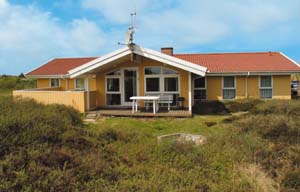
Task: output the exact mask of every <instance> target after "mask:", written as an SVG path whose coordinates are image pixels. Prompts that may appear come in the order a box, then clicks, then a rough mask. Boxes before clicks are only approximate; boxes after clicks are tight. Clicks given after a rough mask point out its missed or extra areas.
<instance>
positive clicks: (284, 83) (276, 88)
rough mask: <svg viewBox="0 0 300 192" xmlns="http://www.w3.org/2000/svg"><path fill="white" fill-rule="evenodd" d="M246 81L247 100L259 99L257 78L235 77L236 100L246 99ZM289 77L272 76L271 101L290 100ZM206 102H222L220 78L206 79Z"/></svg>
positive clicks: (209, 77)
mask: <svg viewBox="0 0 300 192" xmlns="http://www.w3.org/2000/svg"><path fill="white" fill-rule="evenodd" d="M247 79H248V98H260V93H259V76H249V77H246V76H236V98H237V99H244V98H246V81H247ZM290 79H291V77H290V76H289V75H284V76H279V75H277V76H276V75H275V76H273V99H291V88H290ZM206 80H207V100H222V99H223V98H222V77H220V76H218V77H211V76H208V77H206Z"/></svg>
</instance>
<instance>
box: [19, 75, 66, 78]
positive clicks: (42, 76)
mask: <svg viewBox="0 0 300 192" xmlns="http://www.w3.org/2000/svg"><path fill="white" fill-rule="evenodd" d="M25 77H29V78H36V79H51V78H52V79H57V78H60V79H65V78H69V76H68V75H65V74H61V75H25Z"/></svg>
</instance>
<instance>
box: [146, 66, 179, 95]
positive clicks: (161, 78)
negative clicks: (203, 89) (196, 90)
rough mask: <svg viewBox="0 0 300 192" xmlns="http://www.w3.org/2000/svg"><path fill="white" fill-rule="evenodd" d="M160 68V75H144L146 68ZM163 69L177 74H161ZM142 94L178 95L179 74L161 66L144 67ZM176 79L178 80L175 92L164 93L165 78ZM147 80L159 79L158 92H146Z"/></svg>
mask: <svg viewBox="0 0 300 192" xmlns="http://www.w3.org/2000/svg"><path fill="white" fill-rule="evenodd" d="M151 67H153V68H160V69H161V70H160V74H146V73H145V70H146V68H151ZM163 69H167V70H172V71H175V72H176V73H177V74H163ZM143 70H144V92H145V94H179V95H180V74H179V72H178V71H176V70H174V69H170V68H167V67H162V66H145V67H144V69H143ZM168 77H169V78H177V79H178V90H177V91H165V78H168ZM147 78H158V79H159V91H147Z"/></svg>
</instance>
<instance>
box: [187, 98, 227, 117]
mask: <svg viewBox="0 0 300 192" xmlns="http://www.w3.org/2000/svg"><path fill="white" fill-rule="evenodd" d="M193 113H194V114H199V115H228V114H229V113H230V111H229V110H228V109H227V108H226V106H225V104H224V103H223V102H221V101H201V102H199V103H195V105H194V106H193Z"/></svg>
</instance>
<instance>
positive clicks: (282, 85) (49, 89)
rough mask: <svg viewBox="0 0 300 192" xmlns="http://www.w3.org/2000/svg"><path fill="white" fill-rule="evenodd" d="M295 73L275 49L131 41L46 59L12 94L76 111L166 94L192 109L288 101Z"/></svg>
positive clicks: (296, 69) (171, 100)
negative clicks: (28, 84) (95, 53)
mask: <svg viewBox="0 0 300 192" xmlns="http://www.w3.org/2000/svg"><path fill="white" fill-rule="evenodd" d="M296 73H300V66H299V64H297V63H296V62H294V61H293V60H291V59H290V58H288V57H287V56H285V55H284V54H283V53H280V52H260V53H216V54H174V53H173V48H162V49H161V52H158V51H154V50H151V49H147V48H143V47H140V46H137V45H134V44H132V45H129V46H125V47H124V48H122V49H119V50H116V51H114V52H111V53H109V54H106V55H103V56H101V57H87V58H62V59H54V60H52V61H49V62H48V63H46V64H44V65H42V66H40V67H38V68H36V69H34V70H32V71H31V72H29V73H27V74H26V76H27V77H30V78H36V79H37V88H36V89H34V90H20V91H14V92H13V95H14V96H22V97H30V98H34V99H36V100H37V101H39V102H42V103H60V104H65V105H70V106H73V107H74V108H76V109H78V110H79V111H81V112H85V111H88V110H91V109H94V108H120V107H130V106H131V105H132V101H131V99H130V97H131V96H145V95H155V96H160V97H161V98H169V100H168V102H169V104H170V105H171V108H172V107H176V106H178V105H179V104H180V103H179V102H177V101H178V100H181V101H183V103H182V104H183V106H184V107H185V109H187V110H188V111H189V112H192V106H193V104H194V103H196V102H198V101H201V100H233V99H243V98H262V99H291V87H290V81H291V75H292V74H296ZM168 102H167V103H168ZM139 105H140V106H142V107H143V106H146V105H147V102H141V103H140V104H139ZM160 105H166V103H163V102H161V103H160Z"/></svg>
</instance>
